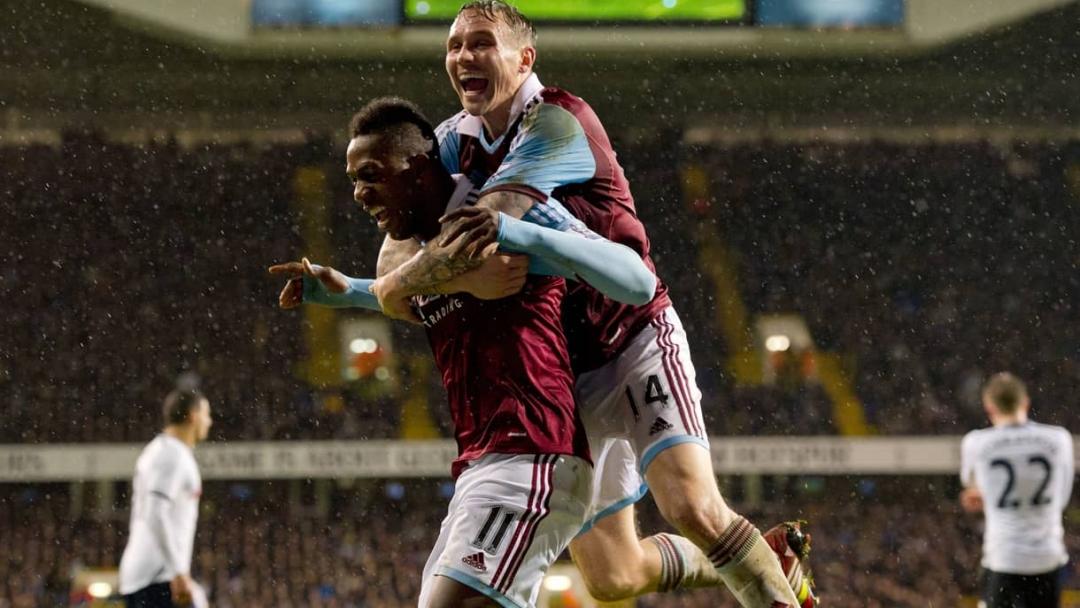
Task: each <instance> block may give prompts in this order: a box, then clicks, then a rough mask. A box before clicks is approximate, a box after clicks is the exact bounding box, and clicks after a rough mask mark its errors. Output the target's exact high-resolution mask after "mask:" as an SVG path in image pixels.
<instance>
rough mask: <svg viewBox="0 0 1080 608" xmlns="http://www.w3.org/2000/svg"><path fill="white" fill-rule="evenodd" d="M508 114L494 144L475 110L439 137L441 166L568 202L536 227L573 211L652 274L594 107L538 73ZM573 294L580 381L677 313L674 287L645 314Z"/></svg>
mask: <svg viewBox="0 0 1080 608" xmlns="http://www.w3.org/2000/svg"><path fill="white" fill-rule="evenodd" d="M510 116H511V118H510V121H511V125H510V128H509V129H507V131H506V132H505V133H504V134H503V135H502V136H501V137H500V138H498V139H496V140H495V141H488V139H487V137H486V134H485V132H484V127H483V123H482V121H481V120H480V118H479V117H476V116H471V115H469V114H468V113H467V112H464V111H463V112H461V113H459V114H457V115H455V116H453V117H451V118H450V119H448V120H446V121H444V122H443V123H442V124H441V125H439V128H438V129H437V130H436V133H437V135H438V136H439V145H440V154H441V157H442V161H443V164H444V165H445V166H446V167H447V169H448V170H449V171H450V172H451V173H463V174H465V175H466V176H467V177H468V178H469V179H470V181H472V182H473V183H474V184H478V185H479V184H482V185H483V186H482V188H481V191H482V193H488V192H495V191H500V190H507V191H513V192H518V193H520V194H524V195H527V196H529V197H532V198H533V199H535V200H536V201H537V202H540V203H546V202H552V203H554V202H555V201H558V202H561V203H562V205H559V204H557V203H555V204H550V205H546V206H545V207H544V209H545V210H546V212H547V213H548V214H549V215H548V217H546V218H545V217H543V216H539V215H538V216H537V217H535V218H531V219H532V220H533V221H537V223H541V222H545V221H546V222H549V224H548V225H549V226H551V227H554V226H558V225H560V224H561V223H563V222H565V221H566V217H565V215H564V214H565V210H566V209H568V210H569V212H570V213H572V214H573V215H574V216H576V217H577V218H579V219H580V220H582V221H583V222H584V223H585V225H586V226H587V227H588V228H589V229H591V230H592V231H594V232H596V233H597V234H599V235H600V236H602V237H604V238H606V239H608V240H610V241H613V242H616V243H621V244H623V245H626V246H627V247H630V248H631V249H633V250H634V251H636V252H637V253H638V254H639V255H641V257H642V259H643V260H644V261H645V263H646V265H647V266H648V267H649V268H650V269H653V268H654V266H653V263H652V260H651V259H650V258H649V247H650V246H649V239H648V237H647V236H646V234H645V228H644V226H642V224H641V221H640V220H639V219H638V217H637V212H636V210H635V208H634V200H633V197H632V196H631V195H630V187H629V184H628V183H627V181H626V176H625V175H624V174H623V170H622V167H620V166H619V164H618V162H617V161H616V159H615V152H614V151H613V150H612V148H611V142H610V141H609V140H608V136H607V133H606V132H605V131H604V128H603V125H601V124H600V120H599V119H598V118H597V117H596V114H595V113H594V112H593V111H592V108H590V107H589V106H588V104H586V103H585V102H584V101H583V100H581V99H580V98H578V97H575V96H573V95H571V94H569V93H567V92H566V91H563V90H561V89H558V88H554V87H547V88H545V87H544V86H543V85H541V84H540V81H539V79H538V78H537V77H536V75H533V76H531V77H530V78H529V79H528V80H527V81H526V82H525V83H524V84H523V85H522V86H521V88H520V89H519V90H518V93H517V96H516V97H515V99H514V102H513V106H512V107H511V111H510ZM552 199H554V200H552ZM564 206H565V207H564ZM541 225H545V224H543V223H541ZM568 289H569V291H568V293H567V296H566V298H565V300H564V303H563V326H564V328H565V330H566V336H567V339H568V341H569V347H570V353H571V355H572V357H573V366H574V371H575V372H576V373H581V372H584V371H589V370H591V369H595V368H597V367H599V366H601V365H603V364H604V363H607V362H608V361H610V360H612V359H613V358H614V357H615V356H616V355H617V354H618V353H619V352H621V350H622V347H623V345H624V342H625V340H626V339H627V338H629V337H632V336H633V335H635V334H636V333H637V332H638V331H639V330H641V329H642V328H643V327H645V326H646V325H647V324H648V323H649V322H651V321H652V320H653V319H654V318H655V317H656V316H657V315H658V314H659V313H660V311H662V310H663V309H665V308H667V307H668V306H670V305H671V302H670V299H669V298H668V295H667V286H666V285H664V284H663V283H662V282H659V281H658V282H657V286H656V295H655V296H654V298H653V300H652V302H650V303H648V304H645V305H643V306H631V305H624V304H619V303H617V302H614V301H612V300H610V299H608V298H606V297H604V296H603V295H602V294H601V293H599V292H598V291H596V290H595V289H593V288H591V287H589V286H588V285H585V284H583V283H577V282H574V283H571V284H570V285H569V286H568Z"/></svg>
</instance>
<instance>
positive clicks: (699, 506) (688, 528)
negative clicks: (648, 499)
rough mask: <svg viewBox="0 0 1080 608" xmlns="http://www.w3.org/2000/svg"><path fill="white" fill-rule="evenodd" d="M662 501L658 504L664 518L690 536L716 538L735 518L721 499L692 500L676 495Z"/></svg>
mask: <svg viewBox="0 0 1080 608" xmlns="http://www.w3.org/2000/svg"><path fill="white" fill-rule="evenodd" d="M664 502H665V503H666V504H663V505H661V506H660V511H661V513H662V514H663V515H664V519H666V520H668V522H669V523H671V525H673V526H675V528H676V529H678V530H679V531H680V532H681V533H682V534H683V535H685V536H689V537H691V538H703V539H711V538H716V537H717V536H719V535H720V533H721V532H723V531H724V529H726V528H727V527H728V525H729V524H730V523H731V522H732V521H733V520H734V518H735V513H734V512H733V511H732V510H731V509H730V508H729V507H728V506H727V504H725V503H724V501H723V500H704V501H693V500H685V497H677V498H675V499H673V500H667V501H664Z"/></svg>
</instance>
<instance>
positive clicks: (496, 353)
mask: <svg viewBox="0 0 1080 608" xmlns="http://www.w3.org/2000/svg"><path fill="white" fill-rule="evenodd" d="M476 196H477V193H476V192H475V191H474V190H473V189H472V187H471V184H470V183H469V182H468V180H465V179H462V180H460V182H459V187H458V188H457V189H456V190H455V192H454V197H453V199H452V200H451V201H450V204H449V205H448V208H450V209H453V208H456V207H457V206H459V205H461V204H465V203H466V202H472V201H475V199H476ZM565 293H566V282H565V281H564V280H563V279H562V278H561V277H547V276H536V275H530V276H529V279H528V281H527V282H526V283H525V287H524V288H523V289H522V290H521V292H520V293H518V294H516V295H513V296H510V297H506V298H502V299H499V300H480V299H478V298H474V297H473V296H471V295H468V294H462V293H458V294H451V295H434V296H417V297H415V298H414V299H413V302H414V304H416V307H417V309H418V311H419V314H420V318H421V320H422V321H423V324H424V327H425V328H426V329H427V335H428V341H429V342H430V344H431V351H432V354H433V356H434V358H435V363H436V365H437V366H438V368H439V371H440V373H441V374H442V379H443V385H444V386H445V387H446V393H447V397H448V401H449V404H450V413H451V417H452V418H453V421H454V435H455V438H456V439H457V444H458V458H457V460H455V461H454V464H453V467H452V473H453V475H454V477H455V478H456V477H457V476H458V475H459V474H460V473H461V471H462V470H463V468H464V466H465V465H466V464H467V463H468V462H469V461H472V460H476V459H478V458H479V457H480V456H483V455H484V454H488V453H501V454H568V455H573V456H579V457H581V458H584V459H586V460H588V459H589V448H588V441H587V440H586V438H585V431H584V428H583V427H582V424H581V420H580V418H579V417H578V414H577V408H576V407H575V404H574V392H573V387H574V379H573V376H572V375H571V372H570V360H569V355H568V354H567V346H566V337H565V335H564V334H563V329H562V323H561V321H560V314H561V313H560V305H561V304H562V298H563V296H564V294H565Z"/></svg>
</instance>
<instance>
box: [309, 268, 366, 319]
mask: <svg viewBox="0 0 1080 608" xmlns="http://www.w3.org/2000/svg"><path fill="white" fill-rule="evenodd" d="M345 279H346V280H347V281H348V282H349V288H348V289H347V290H346V291H345V292H344V293H334V292H332V291H329V290H328V289H326V286H325V285H323V283H322V281H320V280H319V279H316V278H313V277H308V276H305V277H304V279H303V281H304V297H303V300H304V303H305V304H319V305H321V306H329V307H330V308H366V309H368V310H374V311H377V312H382V307H380V306H379V299H378V298H376V297H375V294H373V293H371V292H370V291H369V290H368V288H369V287H371V284H372V283H374V282H375V280H374V279H354V278H353V277H345Z"/></svg>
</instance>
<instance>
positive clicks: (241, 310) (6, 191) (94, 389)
mask: <svg viewBox="0 0 1080 608" xmlns="http://www.w3.org/2000/svg"><path fill="white" fill-rule="evenodd" d="M329 159H330V153H329V146H328V145H326V144H320V143H319V142H308V143H305V144H298V145H284V144H278V145H275V146H273V147H270V148H263V147H257V146H254V145H251V144H241V145H224V144H215V145H206V146H201V147H195V148H193V149H181V148H180V147H179V146H177V145H176V144H175V142H166V143H151V144H146V145H139V146H133V145H127V144H122V143H109V142H105V141H104V140H102V139H101V138H100V137H98V136H96V135H94V134H93V133H71V134H67V135H66V136H65V139H64V143H63V145H62V146H60V147H58V148H54V147H50V146H23V147H3V148H0V167H2V168H0V175H2V177H0V190H2V191H3V196H0V206H2V207H3V214H4V216H5V217H8V218H10V219H9V220H5V221H3V222H0V248H2V249H0V250H2V251H3V255H4V257H5V259H8V260H10V261H11V262H12V263H10V264H8V265H6V267H5V269H4V270H3V271H0V272H3V279H4V283H5V284H6V285H7V286H8V288H9V294H10V296H11V297H9V298H8V302H9V306H8V308H7V311H6V313H5V315H4V319H3V320H2V321H0V330H2V332H0V333H2V335H3V336H4V341H3V345H2V346H0V413H2V414H3V416H4V419H5V420H6V421H7V423H6V424H5V425H3V428H2V429H0V443H2V442H45V441H50V442H64V441H144V440H147V439H149V437H150V436H151V435H152V433H153V432H154V430H155V429H156V428H158V427H159V426H160V410H159V407H160V403H161V399H162V397H163V395H164V393H165V392H167V391H168V390H169V388H170V387H171V386H172V384H173V382H175V381H176V379H177V377H180V378H181V380H180V381H181V382H185V381H190V382H201V385H202V388H203V390H204V391H205V392H206V393H207V394H208V395H209V396H210V397H211V399H212V403H213V406H214V410H215V418H216V421H217V426H216V428H215V431H214V433H215V438H228V439H232V440H240V439H303V438H334V437H341V436H342V435H343V434H346V433H350V434H349V435H348V436H349V437H350V438H358V437H363V436H368V435H373V436H382V437H386V436H393V434H394V433H395V432H396V417H397V405H396V403H394V402H384V401H382V400H372V399H363V398H362V397H361V396H359V395H356V394H352V393H349V392H348V391H346V392H344V393H343V394H342V395H341V396H340V399H337V398H329V399H328V393H327V392H326V391H323V390H321V387H313V386H309V385H307V384H306V383H305V382H304V381H303V380H302V379H301V378H300V376H299V374H298V373H297V368H298V364H299V362H300V360H301V359H302V358H303V357H304V346H303V340H302V337H303V327H302V322H301V321H302V317H301V315H299V314H296V313H291V314H287V313H283V312H282V311H279V310H278V309H277V307H276V303H277V292H278V290H279V289H280V281H278V280H275V279H272V278H271V277H269V276H268V275H267V272H266V268H267V267H268V266H269V265H270V264H271V263H274V262H277V261H286V260H288V259H291V258H292V257H294V256H296V255H298V254H300V253H301V243H302V241H301V238H300V236H299V228H298V224H299V222H300V219H299V218H298V215H299V214H298V212H297V209H296V208H295V206H293V205H292V204H291V202H290V201H291V199H292V187H291V183H290V180H291V179H292V175H293V173H294V170H295V169H296V168H297V167H300V166H306V165H312V164H314V165H324V166H326V167H327V168H328V170H329V169H330V168H331V167H332V170H333V171H334V173H337V172H339V167H338V163H333V164H331V163H330V162H329ZM335 160H336V159H335ZM345 196H346V198H347V196H348V195H347V193H346V195H345ZM332 228H333V227H331V229H332ZM371 255H372V256H373V255H374V250H373V251H372V253H371ZM330 396H331V397H332V395H330ZM341 401H344V402H345V404H346V407H345V408H340V407H338V408H328V407H324V404H325V403H326V402H331V403H339V402H341ZM360 401H362V403H361V402H360ZM350 429H352V431H350Z"/></svg>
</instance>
